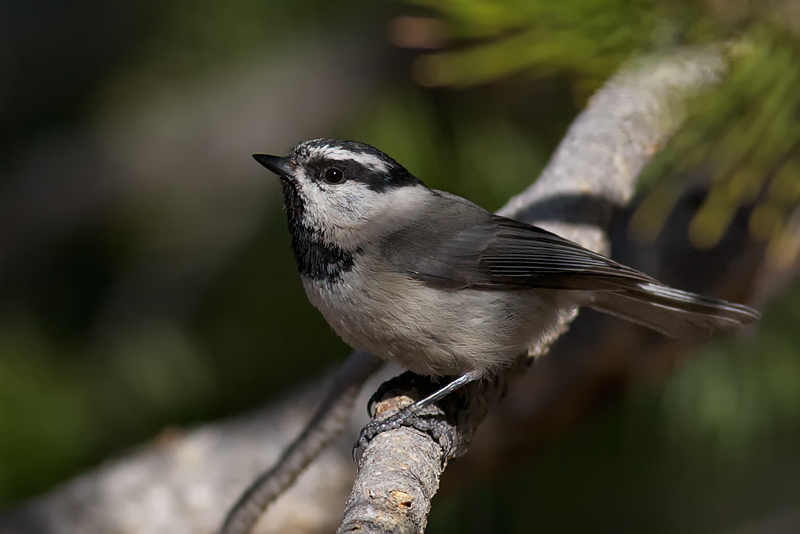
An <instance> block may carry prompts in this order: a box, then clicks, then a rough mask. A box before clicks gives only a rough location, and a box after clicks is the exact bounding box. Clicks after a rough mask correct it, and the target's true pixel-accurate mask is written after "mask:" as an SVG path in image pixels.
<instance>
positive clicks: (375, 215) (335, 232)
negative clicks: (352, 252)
mask: <svg viewBox="0 0 800 534" xmlns="http://www.w3.org/2000/svg"><path fill="white" fill-rule="evenodd" d="M298 189H299V190H300V191H299V192H300V194H301V196H302V197H303V200H304V201H305V209H304V213H305V217H304V223H305V224H306V225H308V226H310V227H312V228H316V229H317V230H319V231H320V232H322V233H323V234H324V235H325V236H326V238H327V239H329V240H331V241H332V242H334V243H336V244H337V245H339V246H342V247H343V248H351V247H352V246H358V245H359V244H360V243H363V242H366V241H369V240H370V239H372V238H373V237H375V236H378V235H384V234H386V233H387V232H390V231H392V230H395V229H397V228H400V227H402V226H403V225H404V224H406V223H407V222H408V221H411V220H413V217H414V216H415V214H416V213H418V212H419V210H421V209H422V208H423V206H424V205H425V204H426V203H427V202H428V200H429V199H430V198H431V192H430V190H429V189H428V188H426V187H425V186H422V185H418V186H407V187H399V188H397V189H392V190H387V191H384V192H376V191H373V190H372V189H370V188H369V187H366V186H365V185H364V184H361V183H358V182H345V183H343V184H339V185H324V186H323V185H320V184H318V183H315V182H312V181H310V180H298Z"/></svg>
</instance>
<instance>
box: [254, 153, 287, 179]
mask: <svg viewBox="0 0 800 534" xmlns="http://www.w3.org/2000/svg"><path fill="white" fill-rule="evenodd" d="M253 157H254V158H255V160H256V161H257V162H259V163H260V164H262V165H263V166H264V167H266V168H267V169H269V170H271V171H272V172H274V173H275V174H277V175H278V176H280V177H281V178H283V177H290V176H291V175H292V166H291V164H290V163H289V158H282V157H280V156H270V155H267V154H253Z"/></svg>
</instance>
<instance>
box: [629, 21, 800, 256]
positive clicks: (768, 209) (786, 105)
mask: <svg viewBox="0 0 800 534" xmlns="http://www.w3.org/2000/svg"><path fill="white" fill-rule="evenodd" d="M743 43H744V44H742V45H741V46H739V47H737V48H738V50H735V51H734V54H733V57H732V58H731V67H730V73H729V75H728V76H727V77H726V79H725V80H724V81H723V82H722V83H721V84H720V86H719V87H717V88H715V89H714V90H713V91H710V92H708V93H706V94H703V95H700V96H698V97H697V98H696V99H694V101H693V102H691V104H690V106H689V119H688V120H687V122H686V124H685V125H684V126H683V127H682V128H681V130H680V131H679V132H678V133H677V134H676V135H675V136H674V137H673V138H672V139H671V140H670V142H669V144H668V146H667V147H666V149H665V150H664V151H662V152H661V153H660V154H658V155H657V157H656V160H655V161H654V163H653V164H652V165H651V166H650V168H649V169H648V170H647V171H646V173H645V175H644V176H643V181H642V187H646V186H647V185H650V184H653V183H655V184H656V185H655V187H654V189H653V190H652V191H651V192H650V194H649V198H648V199H646V200H645V201H644V202H643V203H642V205H641V208H640V209H639V211H638V212H637V214H636V217H635V218H634V221H633V224H632V230H633V231H634V232H636V233H637V235H639V236H640V237H643V238H646V239H648V238H650V239H651V238H654V237H655V235H657V233H658V232H659V231H660V229H661V227H662V225H663V223H664V221H665V220H666V216H667V215H668V213H669V210H670V208H671V205H672V201H673V200H674V199H675V198H676V197H677V193H678V191H679V190H680V188H681V187H683V184H682V183H681V182H678V181H676V180H675V177H676V176H684V175H688V174H690V171H691V170H692V169H697V168H702V169H705V172H706V173H708V174H709V175H710V178H711V182H712V184H713V187H712V189H711V191H710V193H709V195H708V197H707V199H706V201H705V203H704V205H703V206H702V207H701V209H700V211H699V212H698V214H697V216H696V218H695V220H694V222H693V224H692V227H691V229H690V237H691V238H692V241H693V243H694V244H695V245H696V246H698V247H703V248H705V247H712V246H714V245H716V244H717V243H718V242H719V240H720V239H721V237H722V235H723V233H724V231H725V229H726V228H727V226H728V223H729V222H730V220H731V219H732V218H733V216H734V214H735V213H736V211H737V210H738V209H739V208H740V207H743V206H748V205H751V204H753V203H756V208H755V210H754V211H753V214H752V217H751V219H750V229H751V233H752V234H753V235H754V236H755V237H758V238H760V239H764V240H775V241H777V240H781V239H783V234H782V231H783V229H784V228H783V226H784V223H785V221H786V220H787V218H788V215H789V213H790V212H791V210H793V209H794V207H795V206H796V205H797V203H798V201H800V172H799V171H800V38H798V37H797V36H794V35H792V34H789V33H786V32H781V31H780V30H779V29H778V28H775V27H772V26H767V25H762V26H759V27H757V28H754V29H753V30H752V31H751V32H750V33H749V34H748V37H747V39H746V40H745V41H743Z"/></svg>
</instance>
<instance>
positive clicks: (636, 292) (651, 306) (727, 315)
mask: <svg viewBox="0 0 800 534" xmlns="http://www.w3.org/2000/svg"><path fill="white" fill-rule="evenodd" d="M594 296H595V300H594V301H593V302H592V303H591V304H589V307H591V308H594V309H596V310H598V311H601V312H604V313H608V314H611V315H615V316H617V317H621V318H623V319H625V320H628V321H631V322H634V323H637V324H640V325H642V326H646V327H648V328H651V329H653V330H656V331H657V332H661V333H662V334H665V335H667V336H669V337H674V338H682V339H690V340H698V341H699V340H705V339H708V338H710V337H713V336H715V335H717V334H720V333H723V332H726V331H729V330H734V329H736V328H739V327H740V326H742V325H743V324H747V323H752V322H754V321H757V320H758V319H759V318H760V317H761V315H760V314H759V313H758V312H757V311H756V310H754V309H752V308H749V307H747V306H743V305H741V304H733V303H731V302H726V301H724V300H719V299H713V298H710V297H705V296H702V295H697V294H694V293H689V292H687V291H681V290H679V289H674V288H671V287H667V286H663V285H660V284H654V283H642V284H637V285H636V287H630V288H625V289H621V290H618V291H597V292H595V293H594Z"/></svg>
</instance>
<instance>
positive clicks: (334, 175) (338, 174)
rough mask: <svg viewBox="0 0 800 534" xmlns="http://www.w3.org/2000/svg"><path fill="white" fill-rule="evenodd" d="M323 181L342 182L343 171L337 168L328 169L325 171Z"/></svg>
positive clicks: (330, 182)
mask: <svg viewBox="0 0 800 534" xmlns="http://www.w3.org/2000/svg"><path fill="white" fill-rule="evenodd" d="M325 181H326V182H328V183H329V184H340V183H342V182H344V173H343V172H342V171H340V170H339V169H328V170H326V171H325Z"/></svg>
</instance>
